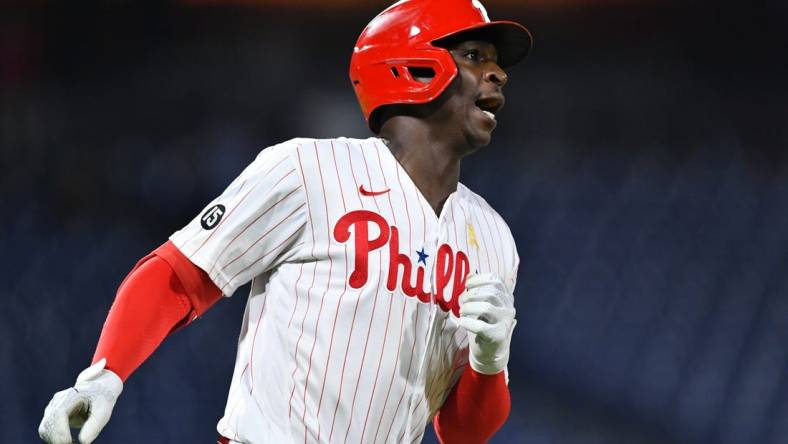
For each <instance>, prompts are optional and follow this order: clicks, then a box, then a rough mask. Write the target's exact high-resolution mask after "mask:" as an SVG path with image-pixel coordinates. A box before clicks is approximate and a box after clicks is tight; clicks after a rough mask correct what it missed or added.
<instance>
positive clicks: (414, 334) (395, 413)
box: [384, 305, 421, 442]
mask: <svg viewBox="0 0 788 444" xmlns="http://www.w3.org/2000/svg"><path fill="white" fill-rule="evenodd" d="M419 307H420V305H417V306H416V320H415V321H414V323H413V325H415V326H416V331H415V332H414V333H413V345H411V347H410V362H409V363H408V372H407V373H406V374H405V382H406V384H407V381H408V380H409V379H410V369H411V367H412V366H413V356H414V354H415V353H414V351H415V350H416V336H417V335H418V325H419V313H420V312H421V310H420V309H419ZM407 391H408V387H407V385H406V386H405V387H403V389H402V395H400V397H399V401H398V402H397V408H396V409H394V415H393V416H392V418H394V419H392V420H391V424H389V431H388V432H386V439H385V440H384V441H385V442H389V435H391V429H392V427H393V426H394V420H395V419H396V418H397V413H398V412H399V408H400V405H401V404H402V400H403V399H404V398H405V393H406V392H407Z"/></svg>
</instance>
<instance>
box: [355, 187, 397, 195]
mask: <svg viewBox="0 0 788 444" xmlns="http://www.w3.org/2000/svg"><path fill="white" fill-rule="evenodd" d="M389 191H391V189H389V188H386V189H385V190H382V191H369V190H365V189H364V185H361V186H359V187H358V192H359V193H361V195H362V196H380V195H381V194H386V193H388V192H389Z"/></svg>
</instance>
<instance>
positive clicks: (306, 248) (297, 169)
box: [171, 138, 519, 443]
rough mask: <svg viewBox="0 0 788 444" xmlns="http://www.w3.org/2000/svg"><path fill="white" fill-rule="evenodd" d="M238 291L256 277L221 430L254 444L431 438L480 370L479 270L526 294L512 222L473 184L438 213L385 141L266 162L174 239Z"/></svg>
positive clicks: (301, 150) (305, 148) (328, 143)
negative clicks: (473, 340)
mask: <svg viewBox="0 0 788 444" xmlns="http://www.w3.org/2000/svg"><path fill="white" fill-rule="evenodd" d="M171 240H172V241H173V242H174V243H175V245H176V246H177V247H178V248H179V249H180V250H181V251H182V252H183V253H184V254H185V255H186V256H187V257H189V259H190V260H191V261H192V262H194V263H195V264H196V265H197V266H199V267H200V268H202V269H203V270H205V271H206V272H207V273H208V275H209V276H210V277H211V279H212V280H213V282H214V283H215V284H216V285H217V286H218V287H220V288H221V289H222V292H223V293H224V294H225V295H228V296H229V295H232V294H233V292H234V291H235V290H236V288H238V287H239V286H240V285H243V284H244V283H246V282H249V281H250V280H251V281H252V286H251V292H250V295H249V300H248V303H247V306H246V312H245V313H244V320H243V326H242V328H241V335H240V339H239V343H238V354H237V358H236V364H235V371H234V374H233V379H232V384H231V387H230V394H229V396H228V400H227V406H226V408H225V413H224V417H223V418H222V419H221V420H220V421H219V424H218V431H219V432H220V433H221V434H222V435H224V436H226V437H228V438H230V439H232V440H234V441H237V442H242V443H273V442H275V443H286V442H292V443H300V442H304V443H307V442H310V443H311V442H332V443H346V442H350V443H360V442H363V443H389V442H405V443H411V442H417V441H420V440H421V438H422V436H423V433H424V428H425V427H426V425H427V424H428V423H429V422H430V421H431V419H432V417H433V415H434V414H435V413H436V411H437V410H438V409H439V408H440V406H441V405H442V403H443V401H444V399H445V397H446V396H447V395H448V393H449V391H450V389H451V388H452V386H453V385H454V383H455V382H456V380H457V378H458V377H459V375H460V373H461V372H462V370H463V369H464V367H465V366H466V365H467V362H468V346H467V344H468V340H467V334H466V332H465V331H464V330H463V329H462V328H460V327H459V326H458V324H457V310H458V304H457V298H458V297H459V294H460V293H461V292H462V290H463V289H464V282H465V279H466V277H467V274H468V273H475V272H482V273H484V272H495V273H498V274H499V275H500V276H501V277H502V278H503V279H504V281H505V282H506V283H507V285H508V286H509V290H510V291H513V290H514V284H515V278H516V273H517V266H518V261H519V259H518V256H517V251H516V248H515V244H514V240H513V238H512V235H511V233H510V231H509V228H508V227H507V225H506V223H505V222H504V221H503V219H502V218H501V217H500V216H499V215H498V214H497V213H496V212H495V211H494V210H493V209H492V208H491V207H490V206H489V205H488V204H487V203H486V202H485V201H484V200H483V199H482V198H481V197H479V196H478V195H476V194H475V193H473V192H472V191H470V190H469V189H468V188H466V187H465V186H464V185H462V184H459V186H458V188H457V190H456V191H455V192H454V193H452V194H451V195H450V196H449V198H448V199H447V201H446V203H445V204H444V207H443V209H442V212H441V215H440V217H438V216H436V215H435V212H434V211H433V210H432V208H431V207H430V205H429V203H428V202H427V201H426V199H425V198H424V197H423V196H422V195H421V194H420V192H419V191H418V190H417V188H416V186H415V184H414V183H413V182H412V181H411V179H410V177H409V176H408V174H407V173H406V172H405V170H404V169H403V168H402V167H401V166H400V164H399V163H398V162H397V160H396V159H395V158H394V156H393V155H392V154H391V152H390V151H389V150H388V148H386V146H385V145H384V143H383V141H382V140H381V139H377V138H370V139H365V140H357V139H345V138H339V139H330V140H314V139H294V140H291V141H288V142H285V143H282V144H280V145H276V146H273V147H270V148H267V149H265V150H263V151H262V152H261V153H260V155H259V156H258V157H257V159H256V160H255V161H254V162H253V163H252V164H251V165H249V167H247V168H246V169H245V170H244V171H243V173H242V174H241V175H240V176H239V177H238V178H237V179H235V180H234V181H233V182H232V183H231V184H230V186H229V187H228V188H227V189H226V190H225V191H224V192H223V193H222V195H221V196H219V197H218V198H216V199H215V200H214V201H213V202H211V203H210V204H209V205H208V206H207V207H206V209H205V210H204V212H203V213H201V214H200V215H199V216H197V217H196V218H195V219H194V220H193V221H192V222H191V223H189V225H187V226H186V227H185V228H183V229H182V230H180V231H178V232H176V233H175V234H173V235H172V237H171Z"/></svg>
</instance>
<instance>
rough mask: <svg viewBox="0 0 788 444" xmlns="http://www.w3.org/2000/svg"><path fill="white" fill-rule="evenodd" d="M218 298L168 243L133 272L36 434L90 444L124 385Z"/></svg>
mask: <svg viewBox="0 0 788 444" xmlns="http://www.w3.org/2000/svg"><path fill="white" fill-rule="evenodd" d="M220 297H221V292H220V291H219V289H218V288H216V286H215V285H214V284H213V283H212V282H211V281H210V280H209V279H208V277H207V275H206V274H205V272H203V271H202V270H200V269H199V268H198V267H196V266H195V265H194V264H192V263H191V262H190V261H189V260H188V259H187V258H186V257H185V256H183V255H182V254H181V253H180V252H179V251H178V249H177V248H175V246H174V245H173V244H172V243H171V242H167V243H165V244H164V245H162V246H161V247H159V248H158V249H156V251H154V252H153V253H151V254H150V255H148V256H146V257H145V258H143V259H142V260H140V262H139V263H138V264H137V266H135V267H134V269H133V270H132V271H131V272H130V273H129V275H128V276H127V277H126V279H124V280H123V283H122V284H121V285H120V287H119V288H118V292H117V295H116V298H115V302H114V303H113V304H112V308H111V309H110V312H109V315H108V316H107V320H106V322H105V323H104V328H103V329H102V332H101V337H100V339H99V343H98V346H97V348H96V353H95V355H94V358H93V365H91V366H90V367H88V368H87V369H85V370H84V371H83V372H82V373H80V374H79V376H78V377H77V381H76V383H75V384H74V386H73V387H71V388H69V389H66V390H63V391H60V392H58V393H56V394H55V396H54V397H53V398H52V400H51V401H50V402H49V405H47V408H46V409H45V411H44V418H43V419H42V420H41V424H40V426H39V428H38V433H39V435H40V436H41V438H42V439H43V440H44V441H46V442H49V443H52V444H60V443H63V444H70V443H71V442H72V441H71V431H70V429H69V427H74V428H81V430H80V433H79V442H81V443H83V444H85V443H90V442H93V440H95V439H96V437H97V436H98V434H99V432H101V429H102V428H103V427H104V426H105V425H106V423H107V422H108V421H109V417H110V415H111V413H112V409H113V407H114V405H115V402H116V400H117V398H118V396H120V393H121V391H122V390H123V382H125V380H126V379H127V378H128V377H129V375H131V373H132V372H133V371H134V370H136V369H137V367H139V366H140V365H141V364H142V363H143V361H145V360H146V359H147V358H148V357H149V356H150V355H151V354H153V352H154V351H155V350H156V348H158V346H159V344H161V342H162V341H163V340H164V339H165V338H166V337H167V335H169V334H170V333H171V332H173V331H174V330H176V329H178V328H179V327H182V326H184V325H186V324H188V323H189V322H191V321H192V320H194V319H195V318H196V317H198V316H199V315H200V314H202V313H204V312H205V310H207V309H208V307H210V306H211V305H212V304H213V303H214V302H216V301H217V300H219V298H220Z"/></svg>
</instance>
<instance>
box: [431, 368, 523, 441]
mask: <svg viewBox="0 0 788 444" xmlns="http://www.w3.org/2000/svg"><path fill="white" fill-rule="evenodd" d="M510 408H511V400H510V398H509V388H508V387H507V386H506V377H505V376H504V373H503V372H500V373H497V374H495V375H484V374H481V373H477V372H476V371H475V370H473V369H472V368H471V366H470V365H469V366H467V367H465V370H464V371H463V372H462V375H461V376H460V380H459V381H457V384H456V385H455V386H454V388H453V389H452V391H451V393H449V396H448V397H447V398H446V402H444V403H443V406H442V407H441V409H440V411H438V414H437V415H435V419H434V421H433V423H434V427H435V433H436V434H437V435H438V440H440V442H441V443H442V444H454V443H463V444H474V443H485V442H487V440H488V439H490V438H491V437H492V436H493V435H494V434H495V432H496V431H498V429H500V428H501V426H502V425H503V423H504V422H506V418H507V417H508V416H509V409H510Z"/></svg>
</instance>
